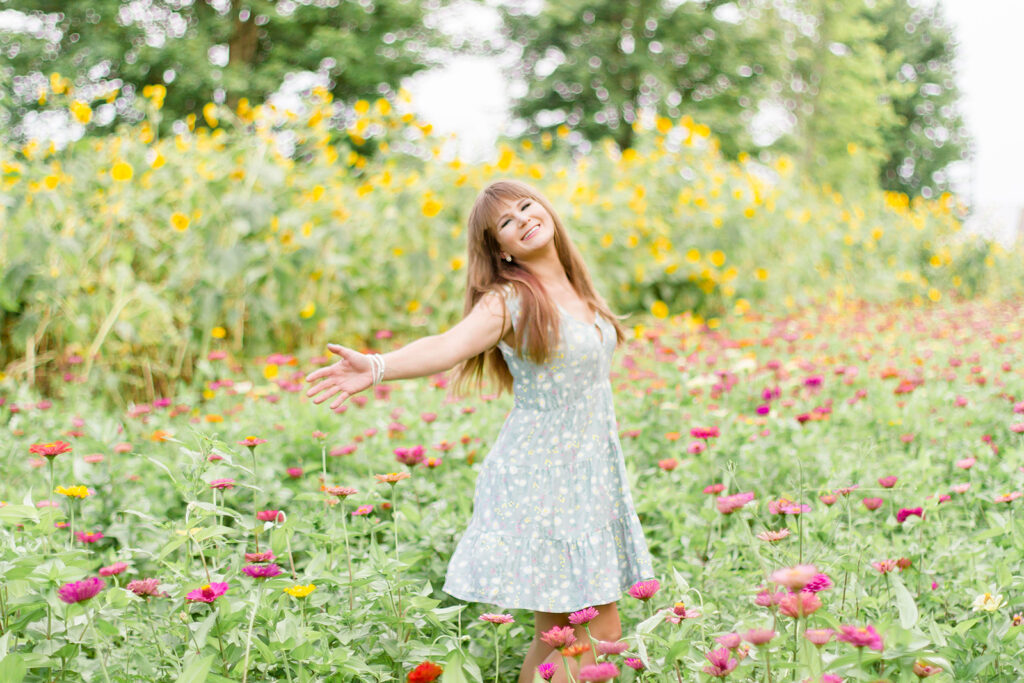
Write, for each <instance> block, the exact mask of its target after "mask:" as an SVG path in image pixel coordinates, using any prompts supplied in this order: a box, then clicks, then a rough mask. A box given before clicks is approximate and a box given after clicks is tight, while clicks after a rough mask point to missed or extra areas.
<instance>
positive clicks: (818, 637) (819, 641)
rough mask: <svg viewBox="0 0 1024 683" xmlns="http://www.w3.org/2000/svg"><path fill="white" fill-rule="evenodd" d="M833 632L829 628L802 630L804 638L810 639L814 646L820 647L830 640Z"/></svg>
mask: <svg viewBox="0 0 1024 683" xmlns="http://www.w3.org/2000/svg"><path fill="white" fill-rule="evenodd" d="M834 634H835V631H833V630H832V629H830V628H809V629H807V630H806V631H804V638H806V639H807V640H809V641H811V642H812V643H813V644H814V645H815V646H817V647H821V646H822V645H825V644H826V643H828V641H830V640H832V636H833V635H834Z"/></svg>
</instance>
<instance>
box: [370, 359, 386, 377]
mask: <svg viewBox="0 0 1024 683" xmlns="http://www.w3.org/2000/svg"><path fill="white" fill-rule="evenodd" d="M370 365H371V366H372V371H373V384H374V385H377V384H380V383H381V382H382V381H384V356H383V355H382V354H379V353H374V354H370Z"/></svg>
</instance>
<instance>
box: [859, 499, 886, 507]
mask: <svg viewBox="0 0 1024 683" xmlns="http://www.w3.org/2000/svg"><path fill="white" fill-rule="evenodd" d="M861 502H862V503H864V507H866V508H867V509H868V510H877V509H878V508H880V507H882V503H884V502H885V501H884V500H882V499H881V498H865V499H864V500H862V501H861Z"/></svg>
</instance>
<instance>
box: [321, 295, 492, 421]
mask: <svg viewBox="0 0 1024 683" xmlns="http://www.w3.org/2000/svg"><path fill="white" fill-rule="evenodd" d="M508 324H511V320H510V318H509V315H508V313H507V311H506V309H505V305H504V301H503V300H502V298H501V296H500V295H498V294H496V293H489V294H487V295H485V296H483V297H481V299H480V300H479V301H478V302H477V303H476V305H475V306H474V307H473V310H471V311H470V312H469V315H467V316H466V317H465V318H463V319H462V320H460V321H459V323H458V324H457V325H455V326H454V327H452V328H451V329H450V330H448V331H447V332H443V333H441V334H434V335H430V336H427V337H421V338H420V339H417V340H416V341H414V342H410V343H409V344H406V345H405V346H403V347H402V348H400V349H397V350H395V351H389V352H388V353H385V354H383V356H384V380H385V381H386V380H397V379H411V378H413V377H427V376H429V375H433V374H436V373H438V372H444V371H445V370H450V369H451V368H453V367H455V366H456V365H458V364H459V363H461V362H462V361H464V360H466V359H467V358H472V357H473V356H476V355H478V354H480V353H482V352H484V351H486V350H487V349H489V348H491V347H492V346H494V345H495V344H497V343H498V340H500V339H501V338H502V337H503V336H505V330H506V329H508V327H507V325H508ZM327 348H328V350H330V352H331V353H333V354H336V355H338V356H340V357H341V358H340V360H338V361H337V362H335V363H334V364H332V365H328V366H327V367H323V368H320V369H318V370H314V371H313V372H311V373H309V374H308V375H306V381H307V382H314V381H315V382H316V384H314V385H313V386H312V387H310V388H309V390H308V391H307V392H306V396H309V397H315V398H313V403H316V404H320V403H323V402H324V401H326V400H327V399H329V398H331V397H333V396H337V398H335V399H334V401H333V402H332V403H331V405H330V409H331V410H333V411H335V412H337V410H338V408H340V407H341V404H343V403H344V402H345V401H346V400H347V399H348V398H349V397H350V396H352V395H354V394H358V393H359V392H360V391H363V390H364V389H367V388H369V387H370V386H372V384H373V370H372V368H373V366H372V365H371V363H370V358H369V356H367V355H366V354H362V353H359V352H358V351H355V350H353V349H350V348H347V347H345V346H340V345H338V344H328V345H327Z"/></svg>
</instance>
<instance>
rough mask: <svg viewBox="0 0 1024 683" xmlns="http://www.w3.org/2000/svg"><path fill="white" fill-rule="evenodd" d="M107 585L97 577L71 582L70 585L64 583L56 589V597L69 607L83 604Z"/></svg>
mask: <svg viewBox="0 0 1024 683" xmlns="http://www.w3.org/2000/svg"><path fill="white" fill-rule="evenodd" d="M106 586H107V583H106V581H104V580H103V579H101V578H99V577H98V576H90V577H89V578H88V579H84V580H82V581H72V582H71V583H65V584H64V585H63V586H61V587H60V588H58V589H57V596H58V597H59V598H60V599H61V600H63V601H64V602H66V603H68V604H69V605H71V604H74V603H76V602H85V601H86V600H91V599H92V598H94V597H96V595H97V594H98V593H99V592H100V591H101V590H103V589H104V588H106Z"/></svg>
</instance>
